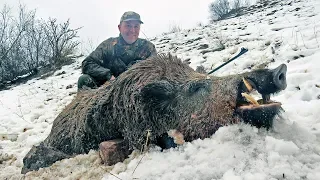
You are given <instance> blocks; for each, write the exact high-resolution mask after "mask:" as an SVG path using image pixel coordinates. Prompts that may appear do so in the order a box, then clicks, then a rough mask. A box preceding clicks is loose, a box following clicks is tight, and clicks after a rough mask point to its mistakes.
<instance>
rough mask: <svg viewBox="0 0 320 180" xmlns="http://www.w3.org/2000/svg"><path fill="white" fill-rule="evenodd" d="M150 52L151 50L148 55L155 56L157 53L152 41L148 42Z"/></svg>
mask: <svg viewBox="0 0 320 180" xmlns="http://www.w3.org/2000/svg"><path fill="white" fill-rule="evenodd" d="M150 52H151V55H150V56H156V55H157V49H156V47H155V45H154V44H153V43H151V42H150Z"/></svg>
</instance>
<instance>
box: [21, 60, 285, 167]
mask: <svg viewBox="0 0 320 180" xmlns="http://www.w3.org/2000/svg"><path fill="white" fill-rule="evenodd" d="M286 70H287V67H286V65H284V64H282V65H280V66H279V67H277V68H276V69H272V70H270V69H260V70H254V71H252V72H247V73H243V74H236V75H230V76H225V77H214V76H210V77H209V76H207V75H205V74H200V73H197V72H195V71H194V70H193V69H192V68H190V67H189V66H188V65H187V64H185V63H183V62H182V61H181V60H180V59H178V58H177V57H173V56H171V55H170V54H168V55H165V54H161V55H158V56H155V57H152V58H149V59H147V60H145V61H141V62H140V63H138V64H135V65H133V66H132V67H131V68H130V69H128V70H127V71H126V72H124V73H123V74H121V75H120V76H119V77H118V78H117V79H116V80H115V81H113V82H111V83H106V84H105V85H104V86H102V87H100V88H99V89H94V90H86V91H83V92H79V93H78V95H77V97H76V98H75V99H74V100H73V101H72V102H71V103H70V104H69V105H68V106H67V107H66V108H65V109H64V110H63V111H62V112H61V113H60V114H59V115H58V117H57V118H56V119H55V120H54V122H53V125H52V129H51V132H50V134H49V136H48V137H47V138H46V139H45V140H44V142H42V143H41V144H40V145H38V146H33V147H32V149H31V150H30V151H29V153H28V154H27V155H26V156H25V158H24V159H23V163H24V167H23V169H22V173H26V172H28V171H32V170H38V169H39V168H42V167H47V166H50V165H51V164H53V163H54V162H55V161H58V160H61V159H64V158H69V157H72V156H74V155H77V154H81V153H88V152H89V150H90V149H98V148H99V144H100V143H101V142H104V141H109V140H115V139H123V142H124V144H125V145H124V146H123V147H125V148H126V150H127V151H125V152H126V154H127V153H130V152H131V150H133V149H138V150H140V149H141V147H142V146H143V145H144V143H145V140H146V130H151V132H152V136H151V137H150V142H151V143H153V144H156V145H159V146H161V147H163V148H168V147H170V145H168V144H166V142H164V141H163V137H164V135H166V134H167V132H168V131H169V130H172V129H175V130H177V131H178V132H180V133H182V134H183V135H184V140H185V141H192V140H194V139H197V138H206V137H210V136H211V135H212V134H213V133H215V131H217V129H218V128H219V127H221V126H225V125H228V124H234V123H238V122H246V123H250V124H252V125H254V126H257V127H265V128H270V127H272V122H273V119H274V117H275V116H276V115H277V114H278V113H279V110H280V109H281V104H280V103H279V102H274V101H272V100H271V99H270V95H271V94H273V93H276V92H279V91H281V90H283V89H285V88H286ZM252 90H256V91H258V92H259V93H260V94H261V95H262V99H261V100H255V99H254V98H252V97H251V96H250V95H248V93H249V92H250V91H252ZM114 153H117V151H115V152H114ZM127 155H128V154H127Z"/></svg>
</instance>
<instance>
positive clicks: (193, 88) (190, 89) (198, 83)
mask: <svg viewBox="0 0 320 180" xmlns="http://www.w3.org/2000/svg"><path fill="white" fill-rule="evenodd" d="M210 87H211V81H210V80H207V79H205V80H204V79H203V80H195V81H191V82H189V83H188V84H187V85H186V87H185V90H186V93H187V94H188V95H193V94H195V93H198V92H209V91H210Z"/></svg>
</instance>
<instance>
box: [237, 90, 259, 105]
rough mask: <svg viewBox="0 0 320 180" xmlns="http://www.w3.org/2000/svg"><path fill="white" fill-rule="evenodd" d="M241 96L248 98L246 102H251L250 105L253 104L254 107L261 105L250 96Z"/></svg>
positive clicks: (245, 94)
mask: <svg viewBox="0 0 320 180" xmlns="http://www.w3.org/2000/svg"><path fill="white" fill-rule="evenodd" d="M241 95H242V97H244V98H246V100H247V101H249V102H250V103H252V104H253V105H257V106H259V103H258V102H257V101H256V100H255V99H254V98H253V97H252V96H250V95H249V94H247V93H241Z"/></svg>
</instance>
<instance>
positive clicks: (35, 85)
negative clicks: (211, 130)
mask: <svg viewBox="0 0 320 180" xmlns="http://www.w3.org/2000/svg"><path fill="white" fill-rule="evenodd" d="M275 2H277V1H275ZM254 11H255V12H253V13H252V14H250V13H249V14H247V15H244V16H240V17H237V18H232V19H228V20H224V21H220V22H215V23H213V24H210V25H206V26H201V27H200V26H199V27H197V28H194V29H190V30H182V31H180V32H176V33H170V34H165V35H163V36H159V37H155V38H153V39H152V41H153V42H154V44H155V45H156V47H157V49H158V51H159V52H171V53H174V54H176V55H178V56H179V57H181V58H182V59H190V62H191V64H190V66H191V67H193V68H196V67H197V66H199V65H203V66H204V67H205V68H206V70H207V71H210V70H211V69H213V68H214V67H217V66H219V65H220V64H222V63H223V62H225V61H226V60H228V59H229V58H231V57H232V56H233V54H234V53H235V52H236V51H237V49H238V48H240V47H246V48H248V49H249V52H247V53H246V54H245V55H243V56H241V57H240V58H239V59H237V60H235V61H234V62H232V63H230V64H228V65H227V66H225V67H223V68H222V69H220V70H219V71H217V72H215V73H214V75H216V76H224V75H229V74H237V73H241V72H245V71H250V70H251V69H255V68H261V67H262V68H263V67H267V68H274V67H277V66H278V65H279V64H281V63H285V64H286V65H287V66H288V72H287V84H288V87H287V89H286V90H284V91H282V92H280V93H279V94H275V95H274V96H273V97H271V99H273V100H276V101H279V102H281V103H282V107H283V108H284V110H285V112H284V113H283V114H281V116H282V117H283V118H284V120H280V118H279V119H277V120H276V121H275V127H274V129H273V130H272V131H266V130H265V129H257V128H254V127H251V126H249V125H246V124H237V125H231V126H227V127H222V128H220V129H219V130H218V131H217V132H216V133H215V134H214V135H212V137H211V138H207V139H204V140H195V141H193V142H189V143H185V144H184V145H182V146H180V147H177V148H175V149H170V150H167V151H164V152H160V151H159V149H152V150H151V151H150V152H148V153H147V154H145V155H137V154H132V155H131V156H130V158H128V159H127V160H125V161H124V162H123V163H118V164H116V165H115V166H110V167H107V166H104V165H101V162H100V159H99V157H98V154H97V152H96V151H91V152H90V153H89V154H86V155H78V156H76V157H75V158H71V159H65V160H62V161H60V162H56V163H55V164H54V165H52V166H51V167H49V168H44V169H40V170H39V171H37V172H30V173H28V174H26V175H25V176H23V175H21V174H20V171H21V168H22V166H23V163H22V159H23V157H24V156H25V155H26V153H27V152H28V151H29V150H30V148H31V147H32V145H36V144H38V143H40V142H41V141H43V140H44V139H45V138H46V137H47V135H48V134H49V132H50V130H51V125H52V122H53V120H54V119H55V117H56V116H57V115H58V114H59V112H61V110H62V109H63V108H64V107H65V106H66V105H67V104H68V103H69V102H70V101H71V100H72V99H73V98H74V96H75V93H76V81H77V78H78V77H79V76H80V69H79V68H80V64H81V61H82V59H79V60H78V61H77V62H76V63H74V64H72V65H69V66H66V67H63V68H62V69H61V70H59V71H58V72H56V73H55V75H53V76H51V77H48V78H46V79H39V80H31V81H28V82H27V83H26V84H23V85H20V86H17V87H14V88H12V89H9V90H5V91H0V179H20V178H23V177H24V178H25V179H104V180H118V179H123V180H125V179H126V180H127V179H129V180H131V179H146V180H150V179H155V180H156V179H159V180H160V179H168V180H169V179H170V180H171V179H179V180H180V179H185V180H193V179H198V180H212V179H214V180H218V179H222V180H269V179H270V180H276V179H290V180H298V179H308V180H319V179H320V61H319V59H320V1H318V0H283V1H280V0H279V2H278V3H275V4H273V5H272V7H270V8H268V9H254ZM223 47H225V49H224V50H221V49H223ZM140 160H141V162H140V163H139V161H140ZM137 164H139V165H138V166H137Z"/></svg>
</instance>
